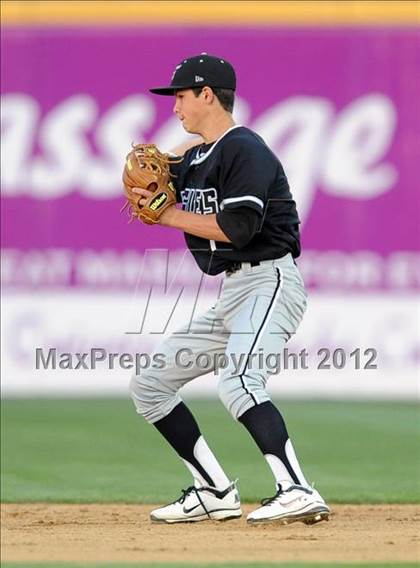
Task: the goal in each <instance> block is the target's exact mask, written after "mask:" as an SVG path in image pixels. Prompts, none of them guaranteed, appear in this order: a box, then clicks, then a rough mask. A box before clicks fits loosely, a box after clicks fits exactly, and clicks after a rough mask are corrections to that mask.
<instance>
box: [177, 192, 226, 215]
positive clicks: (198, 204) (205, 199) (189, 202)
mask: <svg viewBox="0 0 420 568" xmlns="http://www.w3.org/2000/svg"><path fill="white" fill-rule="evenodd" d="M181 201H182V208H183V209H184V211H191V212H192V213H201V215H211V214H212V213H218V211H219V202H218V199H217V191H216V189H215V188H214V187H208V188H206V189H196V188H193V187H186V188H185V189H183V190H182V191H181Z"/></svg>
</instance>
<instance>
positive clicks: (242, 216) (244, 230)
mask: <svg viewBox="0 0 420 568" xmlns="http://www.w3.org/2000/svg"><path fill="white" fill-rule="evenodd" d="M216 221H217V224H218V225H219V227H220V228H221V229H222V231H223V232H224V233H225V235H226V236H227V237H228V238H229V239H230V240H231V242H232V244H233V246H234V247H235V248H237V249H241V248H243V247H244V246H246V245H247V244H248V243H249V241H250V240H251V239H252V237H253V236H254V235H255V233H256V232H257V230H258V228H259V227H260V224H261V215H260V214H259V213H257V211H255V210H254V209H251V208H250V207H237V208H236V209H224V210H223V211H219V213H217V214H216Z"/></svg>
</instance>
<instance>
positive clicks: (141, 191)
mask: <svg viewBox="0 0 420 568" xmlns="http://www.w3.org/2000/svg"><path fill="white" fill-rule="evenodd" d="M131 191H132V192H133V193H137V195H141V196H142V198H141V199H140V200H139V205H144V204H145V203H146V201H147V199H149V197H150V196H151V195H153V191H149V190H148V189H143V188H142V187H133V188H132V190H131Z"/></svg>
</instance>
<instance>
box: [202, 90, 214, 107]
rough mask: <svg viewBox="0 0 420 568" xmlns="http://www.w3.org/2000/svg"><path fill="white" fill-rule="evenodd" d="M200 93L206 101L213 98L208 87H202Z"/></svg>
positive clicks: (210, 100)
mask: <svg viewBox="0 0 420 568" xmlns="http://www.w3.org/2000/svg"><path fill="white" fill-rule="evenodd" d="M201 94H202V96H203V98H204V100H205V102H206V103H212V102H213V99H214V93H213V91H212V90H211V88H210V87H203V90H202V91H201Z"/></svg>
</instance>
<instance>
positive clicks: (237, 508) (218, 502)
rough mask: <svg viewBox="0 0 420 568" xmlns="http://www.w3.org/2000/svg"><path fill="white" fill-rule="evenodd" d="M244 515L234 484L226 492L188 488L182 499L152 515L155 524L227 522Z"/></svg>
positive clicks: (204, 488)
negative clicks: (207, 521)
mask: <svg viewBox="0 0 420 568" xmlns="http://www.w3.org/2000/svg"><path fill="white" fill-rule="evenodd" d="M241 515H242V511H241V503H240V500H239V493H238V490H237V489H236V484H235V483H232V484H231V485H229V487H227V489H225V490H224V491H218V490H217V489H215V488H213V487H204V486H203V487H194V486H193V487H188V489H183V490H182V495H181V497H180V498H179V499H178V500H177V501H174V502H173V503H170V504H169V505H166V506H165V507H161V508H160V509H155V510H154V511H152V512H151V514H150V519H151V521H152V522H154V523H188V522H197V521H206V520H212V521H227V520H229V519H237V518H238V517H240V516H241Z"/></svg>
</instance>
